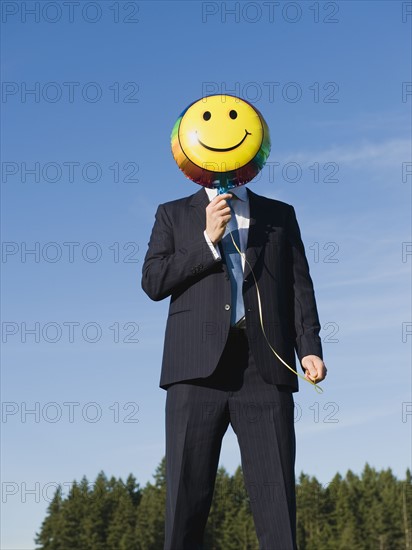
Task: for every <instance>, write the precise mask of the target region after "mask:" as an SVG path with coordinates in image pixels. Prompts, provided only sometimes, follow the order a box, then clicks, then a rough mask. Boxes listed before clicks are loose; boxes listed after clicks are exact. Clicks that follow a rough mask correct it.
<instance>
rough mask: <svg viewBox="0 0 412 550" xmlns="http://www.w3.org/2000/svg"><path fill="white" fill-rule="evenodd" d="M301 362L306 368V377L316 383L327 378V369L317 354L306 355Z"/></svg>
mask: <svg viewBox="0 0 412 550" xmlns="http://www.w3.org/2000/svg"><path fill="white" fill-rule="evenodd" d="M301 363H302V367H303V368H304V369H305V378H307V379H308V380H310V381H312V382H314V383H315V384H317V383H318V382H322V380H324V379H325V377H326V372H327V369H326V367H325V363H324V362H323V361H322V359H321V358H320V357H318V356H317V355H305V357H303V359H302V361H301Z"/></svg>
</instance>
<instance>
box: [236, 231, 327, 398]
mask: <svg viewBox="0 0 412 550" xmlns="http://www.w3.org/2000/svg"><path fill="white" fill-rule="evenodd" d="M229 233H230V237H231V239H232V241H233V244H234V246H235V248H236V250H237V251H238V252H239V254H240V256H241V257H242V258H243V259H244V261H245V262H246V263H247V264H248V266H249V267H250V271H251V273H252V275H253V279H254V280H255V285H256V295H257V299H258V306H259V319H260V326H261V327H262V332H263V336H264V337H265V340H266V342H267V344H268V346H269V347H270V349H271V351H272V352H273V353H274V355H275V356H276V357H277V358H278V359H279V361H280V362H281V363H283V364H284V365H285V367H287V368H288V369H289V370H291V371H292V372H293V373H294V374H296V375H297V376H298V377H299V378H301V379H302V380H305V382H309V384H311V385H312V386H313V387H314V388H315V390H316V391H317V393H319V394H320V393H323V389H322V388H321V387H320V386H318V385H317V384H316V383H315V382H312V380H309V379H308V378H305V377H304V376H302V375H301V374H300V373H298V372H296V371H295V369H293V368H292V367H291V366H289V365H288V364H287V363H286V361H284V360H283V359H282V357H280V355H278V354H277V353H276V350H275V349H274V348H273V347H272V345H271V343H270V342H269V340H268V337H267V336H266V331H265V327H264V326H263V314H262V302H261V299H260V292H259V286H258V283H257V280H256V277H255V274H254V272H253V269H252V266H251V265H250V263H249V261H248V260H247V259H246V255H245V253H244V252H242V251H241V250H239V248H238V246H237V244H236V242H235V239H234V238H233V235H232V232H231V231H229Z"/></svg>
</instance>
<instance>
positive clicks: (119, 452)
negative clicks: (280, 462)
mask: <svg viewBox="0 0 412 550" xmlns="http://www.w3.org/2000/svg"><path fill="white" fill-rule="evenodd" d="M45 5H46V3H45V2H42V1H39V2H26V9H29V8H31V9H34V10H37V12H35V14H34V15H33V14H31V15H30V14H28V13H24V3H22V2H7V1H3V2H2V39H1V40H2V43H1V46H2V48H1V50H2V53H1V55H2V58H1V64H2V80H3V93H2V103H1V110H2V113H1V114H2V125H1V132H2V134H1V137H2V141H1V154H2V198H3V212H2V213H3V221H2V241H3V258H2V272H3V277H2V280H3V284H2V320H3V325H2V336H3V346H2V401H3V416H2V424H1V428H2V443H3V451H2V480H3V485H2V493H3V505H2V509H3V522H2V525H3V530H2V541H1V547H2V548H4V549H5V550H12V549H14V550H17V549H18V550H22V549H24V550H26V549H27V550H28V549H32V548H34V543H33V538H34V533H35V531H36V530H38V529H39V527H40V524H41V521H42V519H43V517H44V514H45V510H46V507H47V505H48V500H49V499H50V497H51V496H52V494H53V492H54V487H55V486H56V485H57V484H65V485H64V487H66V493H67V488H68V486H69V484H70V483H71V482H72V481H73V480H74V479H80V478H81V477H82V476H83V475H86V476H87V477H88V478H89V479H90V480H93V479H94V478H95V477H96V475H97V473H98V472H99V471H100V470H104V471H105V473H106V474H107V475H109V476H111V475H114V476H122V477H123V478H125V477H126V476H127V475H128V474H129V473H130V472H132V473H133V474H134V475H135V476H136V477H137V479H138V481H139V482H140V483H141V485H144V484H145V483H146V482H147V481H148V480H150V479H151V476H152V474H153V472H154V470H155V468H156V466H157V464H158V463H159V461H160V459H161V458H162V456H163V454H164V404H165V397H166V393H165V392H164V391H163V390H161V389H160V388H159V387H158V382H159V376H160V362H161V357H162V345H163V335H164V327H165V322H166V315H167V308H168V300H164V301H163V302H160V303H154V302H151V301H150V300H149V298H148V297H147V296H146V295H145V294H144V293H143V291H142V290H141V288H140V275H141V267H142V261H143V258H144V255H145V252H146V249H147V242H148V239H149V236H150V232H151V229H152V225H153V222H154V213H155V211H156V208H157V205H158V204H159V203H160V202H166V201H168V200H172V199H174V198H178V197H183V196H185V195H188V194H191V193H194V192H196V191H197V190H198V186H197V185H196V184H194V183H193V182H191V181H189V180H187V179H185V178H184V177H183V175H182V174H181V172H180V171H179V170H178V168H177V166H176V164H175V162H174V160H173V157H172V155H171V152H170V141H169V139H170V132H171V129H172V126H173V124H174V122H175V120H176V118H177V117H178V115H179V113H180V112H181V111H182V110H183V108H185V107H186V106H187V105H188V104H189V103H190V102H192V101H194V100H195V99H197V98H199V97H202V95H204V94H205V93H225V92H227V93H235V94H236V95H240V96H241V97H244V98H245V99H248V100H250V101H251V102H252V103H253V104H255V105H256V107H258V109H259V110H260V111H261V112H262V113H263V115H264V117H265V119H266V120H267V123H268V125H269V128H270V130H271V136H272V150H271V155H270V157H269V161H268V164H267V166H266V167H265V168H264V169H263V171H262V173H261V174H260V175H259V177H258V178H257V181H253V182H250V183H249V184H248V185H249V187H250V189H253V190H254V191H255V192H256V193H259V194H261V195H265V196H268V197H273V198H277V199H279V200H282V201H285V202H287V203H289V204H293V205H294V207H295V210H296V213H297V217H298V220H299V223H300V227H301V231H302V235H303V240H304V243H305V246H306V250H307V256H308V260H309V263H310V268H311V274H312V278H313V280H314V284H315V291H316V297H317V301H318V309H319V315H320V319H321V324H322V332H321V335H322V337H323V340H324V355H325V362H326V364H327V366H328V370H329V374H328V378H327V381H325V383H324V384H323V388H324V393H323V394H322V395H318V394H317V393H315V391H314V390H313V388H312V387H310V386H309V385H304V387H303V386H302V384H301V390H300V392H299V393H298V394H296V395H295V402H296V424H295V426H296V434H297V441H298V455H297V463H296V472H297V473H298V474H299V473H300V472H301V471H304V472H306V473H308V474H311V475H315V476H316V477H317V478H318V479H319V480H320V481H321V482H322V483H324V484H326V483H328V482H329V481H330V480H331V478H332V477H333V475H334V474H335V473H336V472H337V471H340V472H341V473H345V472H346V471H347V470H348V469H349V468H350V469H352V470H353V471H355V472H358V473H359V472H360V471H361V470H362V468H363V465H364V464H365V462H366V461H367V462H369V463H370V464H371V465H372V466H374V467H376V468H388V467H390V468H392V469H393V471H394V472H395V474H396V475H398V476H399V477H403V476H404V473H405V470H406V468H407V466H408V465H409V464H410V458H411V447H410V428H411V422H412V420H411V414H410V413H412V406H411V404H410V403H411V401H412V399H411V393H410V387H411V376H410V342H411V339H412V336H408V334H407V333H408V332H411V331H412V329H411V308H410V304H411V301H410V299H411V296H410V271H411V269H410V268H411V263H412V255H410V254H408V251H409V252H411V250H412V249H411V247H410V245H408V244H407V243H410V242H411V232H410V227H411V223H410V222H411V212H410V206H411V179H412V176H411V175H408V173H406V172H405V171H408V170H409V171H410V164H409V165H408V164H405V163H410V162H411V159H410V138H411V127H410V114H411V103H412V95H411V94H410V93H408V92H410V91H411V88H410V85H408V84H403V83H408V82H409V83H410V82H411V80H412V77H411V71H410V66H411V59H410V52H411V31H410V23H411V20H412V15H408V13H407V12H408V11H410V10H411V7H410V3H407V2H397V1H391V2H386V1H379V2H363V1H358V2H352V1H343V2H329V3H327V2H319V3H313V2H279V3H271V2H269V3H267V2H196V1H195V2H160V1H159V2H157V1H155V2H144V1H139V2H116V1H115V2H111V1H110V2H109V1H107V2H106V1H100V2H89V3H84V2H82V3H81V6H79V7H77V8H75V7H73V11H70V12H69V8H68V6H67V5H66V6H65V5H64V4H63V3H57V2H50V3H49V7H48V8H47V10H45V9H44V6H45ZM87 6H88V7H87ZM311 6H312V7H311ZM316 9H317V10H318V11H316ZM126 20H128V22H126ZM332 20H335V22H333V21H332ZM116 21H117V22H116ZM70 83H71V84H70ZM30 89H33V90H35V93H33V94H30V93H27V90H30ZM402 91H403V92H402ZM402 167H403V170H404V174H402ZM27 170H32V171H33V170H34V173H33V172H27ZM36 171H37V173H36ZM403 180H404V181H403ZM36 243H38V244H36ZM70 243H71V244H70ZM403 243H405V244H403ZM28 250H35V253H34V254H30V253H27V251H28ZM402 251H403V255H402ZM27 329H29V330H30V329H34V333H27ZM402 330H404V334H403V333H402ZM403 340H404V341H403ZM30 409H32V410H34V411H35V413H34V414H29V413H28V411H29V410H30ZM408 413H409V414H408ZM136 420H137V422H136ZM220 463H221V465H223V466H225V467H226V468H227V470H228V471H229V472H231V473H233V472H234V470H235V468H236V467H237V465H238V464H239V463H240V454H239V450H238V447H237V441H236V437H235V435H234V433H233V431H232V429H231V428H229V429H228V432H227V434H226V436H225V439H224V441H223V448H222V454H221V461H220Z"/></svg>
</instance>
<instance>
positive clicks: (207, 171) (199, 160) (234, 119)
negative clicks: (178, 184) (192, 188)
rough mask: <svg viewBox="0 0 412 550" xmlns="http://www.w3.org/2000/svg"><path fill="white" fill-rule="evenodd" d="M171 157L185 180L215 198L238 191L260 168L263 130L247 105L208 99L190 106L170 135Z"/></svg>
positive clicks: (266, 143) (264, 152)
mask: <svg viewBox="0 0 412 550" xmlns="http://www.w3.org/2000/svg"><path fill="white" fill-rule="evenodd" d="M171 145H172V154H173V157H174V159H175V161H176V163H177V165H178V166H179V168H180V170H182V172H183V173H184V174H185V176H186V177H187V178H189V179H191V180H192V181H194V182H196V183H198V184H200V185H203V186H204V187H209V188H218V189H219V192H223V191H225V190H228V189H231V188H233V187H238V186H240V185H244V184H245V183H248V182H249V181H251V180H252V179H253V178H254V177H255V176H256V175H257V174H258V173H259V172H260V170H261V169H262V168H263V166H264V164H265V162H266V160H267V158H268V156H269V152H270V135H269V128H268V127H267V124H266V122H265V119H264V118H263V116H262V114H261V113H260V112H259V111H258V110H257V109H256V108H255V107H254V106H253V105H251V104H250V103H249V102H247V101H245V100H244V99H240V98H238V97H235V96H231V95H219V94H216V95H211V96H206V97H204V98H202V99H199V100H197V101H194V102H193V103H191V104H190V105H189V106H188V107H187V108H186V109H185V110H184V111H183V112H182V114H181V115H180V116H179V118H178V119H177V121H176V123H175V125H174V127H173V130H172V135H171Z"/></svg>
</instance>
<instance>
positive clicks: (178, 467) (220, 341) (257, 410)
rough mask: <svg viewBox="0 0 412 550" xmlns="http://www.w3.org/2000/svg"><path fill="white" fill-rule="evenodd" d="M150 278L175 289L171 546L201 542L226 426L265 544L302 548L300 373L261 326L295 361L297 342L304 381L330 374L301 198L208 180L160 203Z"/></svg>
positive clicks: (168, 373)
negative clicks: (294, 202)
mask: <svg viewBox="0 0 412 550" xmlns="http://www.w3.org/2000/svg"><path fill="white" fill-rule="evenodd" d="M232 237H233V240H232ZM233 242H235V243H236V245H237V247H238V248H239V249H240V251H241V252H242V255H240V254H239V253H238V251H237V250H236V247H234V244H233ZM142 287H143V289H144V291H145V292H146V293H147V295H148V296H149V297H150V298H151V299H153V300H156V301H157V300H162V299H164V298H166V297H169V296H170V307H169V314H168V318H167V324H166V332H165V340H164V350H163V361H162V371H161V377H160V387H161V388H163V389H165V390H167V397H166V486H167V495H166V501H167V502H166V522H165V545H164V549H165V550H195V549H201V548H202V540H203V534H204V530H205V526H206V522H207V518H208V513H209V510H210V505H211V502H212V496H213V489H214V483H215V477H216V472H217V468H218V462H219V455H220V449H221V442H222V438H223V436H224V434H225V432H226V430H227V428H228V425H229V424H231V426H232V428H233V430H234V432H235V433H236V436H237V439H238V443H239V447H240V452H241V461H242V470H243V474H244V480H245V486H246V489H247V491H248V494H249V497H250V503H251V510H252V514H253V519H254V523H255V527H256V533H257V537H258V539H259V544H260V548H261V549H264V550H274V549H279V550H293V549H295V548H296V532H295V531H296V503H295V476H294V463H295V433H294V402H293V392H296V391H297V390H298V379H297V376H296V374H294V373H293V372H292V371H291V370H290V369H289V368H287V367H286V366H285V365H284V364H283V363H282V362H281V361H280V360H279V359H278V357H276V355H275V354H274V353H273V352H272V350H271V349H270V347H269V345H268V343H267V341H266V339H265V336H264V333H263V331H262V326H261V323H262V322H263V327H264V329H265V333H266V335H267V338H268V340H269V342H270V344H271V346H272V347H273V348H274V349H275V351H276V353H277V354H278V356H279V357H281V358H282V359H283V360H284V361H285V362H286V363H287V364H288V365H289V366H290V367H291V368H293V369H296V368H297V367H296V363H295V351H296V354H297V356H298V359H299V361H300V364H301V367H302V370H303V372H304V373H305V377H306V378H307V379H309V380H310V381H312V382H314V383H318V382H320V381H321V380H323V379H324V378H325V376H326V367H325V365H324V363H323V360H322V347H321V341H320V338H319V330H320V325H319V319H318V313H317V308H316V302H315V295H314V290H313V284H312V280H311V277H310V274H309V267H308V262H307V259H306V256H305V251H304V246H303V243H302V240H301V236H300V230H299V226H298V223H297V221H296V217H295V211H294V209H293V207H292V206H290V205H288V204H286V203H283V202H280V201H277V200H272V199H269V198H266V197H263V196H260V195H258V194H256V193H254V192H253V191H251V190H250V189H248V188H247V187H246V186H239V187H236V188H234V189H231V190H230V192H228V193H224V194H221V195H218V194H217V191H216V190H215V189H209V188H204V187H202V188H201V189H200V190H199V191H197V192H196V193H194V194H193V195H191V196H188V197H185V198H182V199H178V200H174V201H171V202H167V203H164V204H161V205H160V206H159V207H158V209H157V212H156V218H155V223H154V226H153V230H152V234H151V237H150V242H149V248H148V251H147V254H146V257H145V260H144V265H143V276H142ZM257 290H258V291H259V293H260V300H261V312H260V308H259V301H258V293H257Z"/></svg>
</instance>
